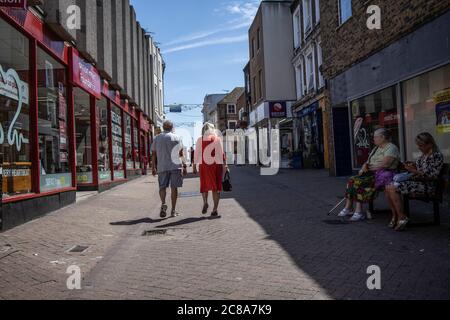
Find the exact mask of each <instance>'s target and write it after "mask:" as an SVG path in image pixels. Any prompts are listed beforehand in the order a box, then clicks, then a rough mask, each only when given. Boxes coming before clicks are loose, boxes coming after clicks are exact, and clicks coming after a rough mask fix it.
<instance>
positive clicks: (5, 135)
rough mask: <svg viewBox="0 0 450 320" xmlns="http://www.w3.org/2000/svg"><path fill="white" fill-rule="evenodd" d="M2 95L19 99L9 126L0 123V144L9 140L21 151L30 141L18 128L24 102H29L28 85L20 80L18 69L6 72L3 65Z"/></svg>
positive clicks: (0, 89) (0, 71)
mask: <svg viewBox="0 0 450 320" xmlns="http://www.w3.org/2000/svg"><path fill="white" fill-rule="evenodd" d="M0 96H5V97H7V98H9V99H11V100H14V101H17V108H16V113H15V114H14V117H13V118H12V120H11V121H10V123H9V127H7V128H4V127H3V123H0V145H3V144H4V143H5V142H7V143H8V144H9V145H10V146H15V147H16V149H17V151H19V152H20V151H21V150H22V145H23V144H28V143H29V140H28V139H27V138H25V137H24V135H23V133H21V132H20V131H19V130H18V129H17V128H16V124H17V121H18V119H19V117H20V114H21V112H22V107H23V104H28V85H27V84H26V83H24V82H22V81H21V80H20V78H19V74H18V73H17V71H16V70H14V69H8V71H6V72H5V71H4V70H3V67H2V66H1V65H0Z"/></svg>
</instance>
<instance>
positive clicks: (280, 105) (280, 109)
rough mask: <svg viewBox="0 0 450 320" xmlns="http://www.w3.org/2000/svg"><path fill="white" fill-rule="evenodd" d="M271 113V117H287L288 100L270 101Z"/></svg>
mask: <svg viewBox="0 0 450 320" xmlns="http://www.w3.org/2000/svg"><path fill="white" fill-rule="evenodd" d="M269 114H270V118H286V117H287V104H286V101H282V102H269Z"/></svg>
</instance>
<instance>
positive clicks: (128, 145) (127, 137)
mask: <svg viewBox="0 0 450 320" xmlns="http://www.w3.org/2000/svg"><path fill="white" fill-rule="evenodd" d="M131 134H132V132H131V116H130V115H128V114H126V113H125V152H126V155H127V169H133V168H134V162H133V145H132V144H131Z"/></svg>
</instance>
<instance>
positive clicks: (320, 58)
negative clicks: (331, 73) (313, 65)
mask: <svg viewBox="0 0 450 320" xmlns="http://www.w3.org/2000/svg"><path fill="white" fill-rule="evenodd" d="M317 65H318V68H319V88H322V87H324V86H325V79H324V78H323V74H322V65H323V53H322V46H321V43H318V44H317Z"/></svg>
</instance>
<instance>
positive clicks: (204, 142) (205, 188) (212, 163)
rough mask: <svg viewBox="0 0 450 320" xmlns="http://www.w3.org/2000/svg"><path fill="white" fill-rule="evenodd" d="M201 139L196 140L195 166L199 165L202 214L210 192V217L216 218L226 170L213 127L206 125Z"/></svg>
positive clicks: (223, 156) (205, 208)
mask: <svg viewBox="0 0 450 320" xmlns="http://www.w3.org/2000/svg"><path fill="white" fill-rule="evenodd" d="M202 135H203V136H202V137H201V138H199V139H198V141H197V144H196V150H195V166H197V165H199V172H200V192H201V193H202V196H203V210H202V213H203V214H206V213H207V212H208V208H209V204H208V194H209V192H212V195H213V201H214V208H213V211H212V213H211V216H212V217H218V216H219V213H218V211H217V210H218V208H219V202H220V193H221V192H222V181H223V178H224V176H225V172H226V171H227V170H228V166H227V164H226V159H225V153H224V151H223V145H222V139H221V138H220V136H219V135H218V134H217V133H216V130H215V127H214V125H212V124H211V123H206V124H205V125H204V127H203V130H202Z"/></svg>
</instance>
